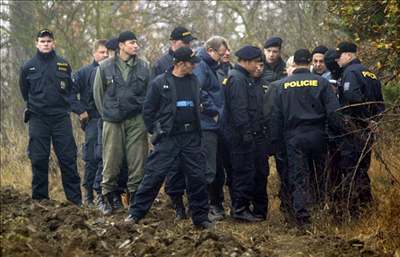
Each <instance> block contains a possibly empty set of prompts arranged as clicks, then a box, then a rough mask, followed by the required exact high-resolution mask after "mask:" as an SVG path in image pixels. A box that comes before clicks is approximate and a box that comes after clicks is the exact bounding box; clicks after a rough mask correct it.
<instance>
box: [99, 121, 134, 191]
mask: <svg viewBox="0 0 400 257" xmlns="http://www.w3.org/2000/svg"><path fill="white" fill-rule="evenodd" d="M97 131H98V133H97V139H96V144H95V150H94V157H95V159H96V160H97V170H96V174H95V178H94V181H93V189H94V190H95V191H96V193H97V194H98V195H101V182H102V180H103V160H102V151H103V143H102V134H103V133H102V131H103V120H102V119H98V120H97ZM127 182H128V165H127V163H126V161H124V162H123V164H122V168H121V172H120V176H119V177H118V190H117V192H118V193H123V192H126V191H127Z"/></svg>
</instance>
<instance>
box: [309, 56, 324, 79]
mask: <svg viewBox="0 0 400 257" xmlns="http://www.w3.org/2000/svg"><path fill="white" fill-rule="evenodd" d="M312 64H313V70H314V71H315V72H317V73H318V74H322V73H324V72H325V71H326V66H325V62H324V55H323V54H320V53H316V54H314V55H313V57H312Z"/></svg>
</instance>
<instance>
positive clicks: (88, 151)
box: [82, 119, 99, 194]
mask: <svg viewBox="0 0 400 257" xmlns="http://www.w3.org/2000/svg"><path fill="white" fill-rule="evenodd" d="M97 123H98V119H90V120H89V121H88V123H87V124H86V127H85V144H84V145H83V151H82V152H83V160H84V161H85V173H84V176H83V183H82V186H83V187H84V188H85V189H86V191H87V192H88V193H89V194H91V193H92V191H93V184H94V180H95V177H96V173H97V170H98V166H99V159H98V158H97V157H96V154H95V151H96V145H97V138H98V133H97V131H98V130H97Z"/></svg>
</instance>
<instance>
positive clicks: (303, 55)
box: [293, 48, 311, 64]
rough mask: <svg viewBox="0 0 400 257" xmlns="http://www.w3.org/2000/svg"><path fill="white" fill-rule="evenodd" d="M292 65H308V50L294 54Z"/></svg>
mask: <svg viewBox="0 0 400 257" xmlns="http://www.w3.org/2000/svg"><path fill="white" fill-rule="evenodd" d="M293 61H294V63H296V64H309V63H310V62H311V53H310V51H308V49H304V48H301V49H298V50H296V52H294V58H293Z"/></svg>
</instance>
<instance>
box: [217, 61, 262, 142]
mask: <svg viewBox="0 0 400 257" xmlns="http://www.w3.org/2000/svg"><path fill="white" fill-rule="evenodd" d="M224 91H225V109H224V120H223V130H224V131H223V132H224V136H225V137H226V139H227V140H229V141H233V142H236V143H238V142H240V140H241V139H242V136H243V135H245V134H253V133H254V132H257V133H259V132H262V130H263V125H264V121H263V114H262V109H263V99H262V98H263V89H262V88H261V86H259V85H257V84H256V83H255V82H254V80H253V78H251V76H250V74H249V73H248V72H247V71H246V70H245V69H244V68H243V67H241V66H240V65H238V64H236V65H235V66H234V68H233V69H232V70H231V71H230V73H229V77H228V81H227V83H226V86H225V87H224Z"/></svg>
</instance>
